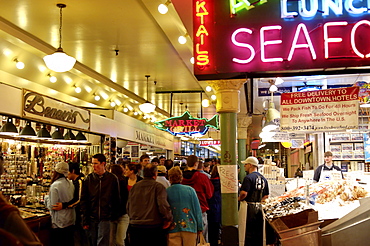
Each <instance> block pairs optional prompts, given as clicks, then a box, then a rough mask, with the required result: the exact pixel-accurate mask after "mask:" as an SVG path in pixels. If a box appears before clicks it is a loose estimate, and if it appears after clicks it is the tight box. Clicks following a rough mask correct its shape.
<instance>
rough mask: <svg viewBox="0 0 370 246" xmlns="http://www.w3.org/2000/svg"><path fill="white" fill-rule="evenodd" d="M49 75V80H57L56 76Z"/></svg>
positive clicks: (52, 81)
mask: <svg viewBox="0 0 370 246" xmlns="http://www.w3.org/2000/svg"><path fill="white" fill-rule="evenodd" d="M49 77H50V78H49V80H50V82H51V83H55V82H57V80H58V79H57V77H55V76H52V75H50V76H49Z"/></svg>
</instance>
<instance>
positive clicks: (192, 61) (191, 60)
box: [190, 56, 194, 64]
mask: <svg viewBox="0 0 370 246" xmlns="http://www.w3.org/2000/svg"><path fill="white" fill-rule="evenodd" d="M190 63H191V64H194V56H192V57H191V58H190Z"/></svg>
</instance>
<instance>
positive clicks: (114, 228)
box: [110, 214, 129, 246]
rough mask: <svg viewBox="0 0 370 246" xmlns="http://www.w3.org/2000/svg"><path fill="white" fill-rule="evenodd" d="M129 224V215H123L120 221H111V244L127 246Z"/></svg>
mask: <svg viewBox="0 0 370 246" xmlns="http://www.w3.org/2000/svg"><path fill="white" fill-rule="evenodd" d="M128 224H129V218H128V215H127V214H125V215H122V216H121V217H120V218H119V219H118V221H115V222H112V223H111V231H110V241H111V245H116V246H125V239H126V233H127V228H128Z"/></svg>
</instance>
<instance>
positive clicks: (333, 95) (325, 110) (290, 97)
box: [280, 87, 359, 132]
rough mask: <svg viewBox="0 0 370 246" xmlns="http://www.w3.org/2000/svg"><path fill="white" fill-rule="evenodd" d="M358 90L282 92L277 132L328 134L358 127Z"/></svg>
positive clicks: (353, 88)
mask: <svg viewBox="0 0 370 246" xmlns="http://www.w3.org/2000/svg"><path fill="white" fill-rule="evenodd" d="M358 91H359V89H358V87H348V88H339V89H329V90H318V91H305V92H292V93H284V94H282V95H281V102H280V114H281V119H280V130H281V131H288V132H290V131H307V132H310V131H331V130H346V129H357V128H358V108H359V106H358V105H359V101H358Z"/></svg>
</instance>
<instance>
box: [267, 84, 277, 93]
mask: <svg viewBox="0 0 370 246" xmlns="http://www.w3.org/2000/svg"><path fill="white" fill-rule="evenodd" d="M277 90H278V88H277V86H276V85H271V86H270V89H269V91H270V92H276V91H277Z"/></svg>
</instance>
